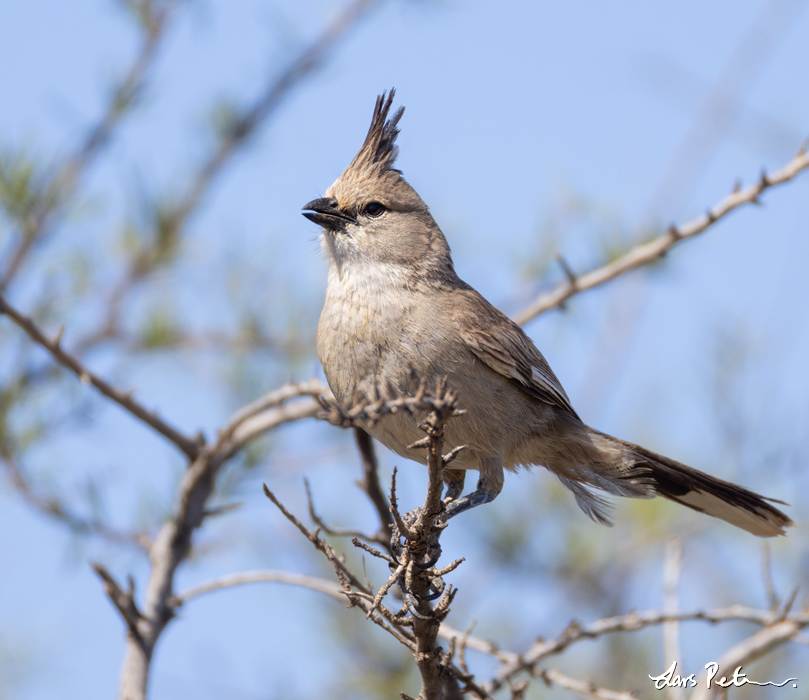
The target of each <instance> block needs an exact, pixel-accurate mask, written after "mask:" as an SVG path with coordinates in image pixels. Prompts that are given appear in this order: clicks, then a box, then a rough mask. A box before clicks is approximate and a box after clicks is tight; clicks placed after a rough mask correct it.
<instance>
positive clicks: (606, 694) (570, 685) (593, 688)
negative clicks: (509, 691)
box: [536, 668, 638, 700]
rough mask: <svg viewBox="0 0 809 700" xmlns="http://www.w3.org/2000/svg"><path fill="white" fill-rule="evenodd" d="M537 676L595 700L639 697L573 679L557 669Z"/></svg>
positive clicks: (630, 699) (634, 698) (629, 699)
mask: <svg viewBox="0 0 809 700" xmlns="http://www.w3.org/2000/svg"><path fill="white" fill-rule="evenodd" d="M536 675H537V676H539V677H540V678H542V680H544V681H545V682H546V683H548V685H558V686H559V687H560V688H567V689H568V690H574V691H576V692H577V693H580V694H581V695H584V696H585V697H588V698H595V700H637V699H638V696H637V695H635V693H627V692H622V691H617V690H608V689H607V688H601V687H599V686H597V685H596V684H595V683H592V682H591V681H582V680H579V679H577V678H571V677H570V676H568V675H565V674H564V673H562V672H561V671H556V670H555V669H550V668H548V669H542V670H540V671H537V672H536Z"/></svg>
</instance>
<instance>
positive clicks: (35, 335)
mask: <svg viewBox="0 0 809 700" xmlns="http://www.w3.org/2000/svg"><path fill="white" fill-rule="evenodd" d="M0 314H2V315H5V316H8V317H9V318H10V319H11V320H12V321H14V323H16V324H17V325H18V326H19V327H20V328H22V329H23V330H24V331H25V332H26V333H27V334H28V336H29V337H30V338H31V340H33V341H34V342H35V343H37V344H38V345H41V346H42V347H43V348H45V349H46V350H47V351H48V352H49V353H50V354H51V355H52V356H53V358H54V359H55V360H56V361H57V362H58V363H59V364H60V365H62V366H63V367H66V368H67V369H69V370H70V371H71V372H73V373H74V374H75V375H76V376H77V377H78V378H79V381H80V382H81V383H82V384H92V385H93V386H94V387H95V388H96V389H98V391H99V392H101V393H102V394H103V395H104V396H106V397H107V398H108V399H112V400H113V401H114V402H115V403H117V404H118V405H119V406H121V407H122V408H124V409H125V410H126V411H128V412H129V413H131V414H132V415H133V416H135V418H137V419H138V420H140V421H142V422H144V423H146V424H147V425H148V426H149V427H151V428H153V429H154V430H156V431H157V432H158V433H160V434H161V435H162V436H163V437H165V438H167V439H168V440H169V441H171V442H172V443H174V444H175V445H176V446H177V447H179V448H180V450H182V451H183V452H184V453H185V454H186V455H187V456H188V457H190V458H192V459H193V458H195V457H196V456H197V454H198V453H199V451H200V448H201V441H200V440H192V439H191V438H189V437H187V436H185V435H183V434H182V433H181V432H180V431H178V430H177V429H175V428H173V427H172V426H170V425H169V424H168V423H166V422H165V421H163V420H162V419H161V418H160V417H159V416H158V415H157V414H156V413H155V412H154V411H148V410H146V409H145V408H144V407H143V406H142V405H141V404H139V403H138V402H137V401H135V400H133V399H132V397H131V394H129V393H127V392H124V391H121V390H119V389H116V388H115V387H113V386H112V385H111V384H109V383H108V382H106V381H104V380H103V379H101V378H100V377H98V376H96V375H95V374H93V373H92V372H90V371H89V370H88V369H87V368H86V367H84V365H82V364H81V363H80V362H79V361H78V360H77V359H76V358H75V357H73V356H72V355H69V354H68V353H66V352H65V351H64V350H63V349H62V345H61V342H62V330H61V329H60V330H59V332H58V333H57V334H56V336H55V337H54V338H53V340H49V339H48V338H46V337H45V334H44V333H43V332H42V331H41V330H39V328H38V327H37V325H36V324H35V323H34V322H33V320H31V319H30V318H28V317H27V316H24V315H23V314H21V313H20V312H19V311H17V310H16V309H14V308H13V307H12V306H11V305H9V303H8V302H7V301H6V300H5V299H4V298H3V297H2V295H0Z"/></svg>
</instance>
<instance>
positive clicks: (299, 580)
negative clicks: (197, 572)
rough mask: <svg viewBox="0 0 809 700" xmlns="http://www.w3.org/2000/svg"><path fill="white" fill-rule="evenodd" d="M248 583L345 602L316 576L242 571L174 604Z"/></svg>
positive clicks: (199, 588)
mask: <svg viewBox="0 0 809 700" xmlns="http://www.w3.org/2000/svg"><path fill="white" fill-rule="evenodd" d="M250 583H285V584H287V585H289V586H300V587H301V588H308V589H310V590H313V591H317V592H318V593H323V594H325V595H327V596H330V597H332V598H334V599H335V600H339V601H340V602H343V603H344V602H345V600H346V594H345V592H344V591H343V589H342V588H340V586H339V584H337V583H335V582H334V581H329V580H327V579H324V578H318V577H316V576H304V575H303V574H293V573H291V572H289V571H270V570H264V571H242V572H240V573H237V574H228V575H226V576H220V577H218V578H215V579H211V580H210V581H206V582H205V583H201V584H199V585H198V586H194V587H193V588H190V589H189V590H187V591H185V592H184V593H181V594H180V595H178V596H176V598H175V604H176V605H177V606H180V605H183V604H185V603H187V602H188V601H189V600H192V599H194V598H197V597H199V596H201V595H205V594H207V593H213V592H214V591H220V590H223V589H226V588H234V587H236V586H245V585H247V584H250ZM357 595H365V596H367V597H368V598H371V596H370V595H369V594H366V593H363V592H362V591H359V592H358V593H357Z"/></svg>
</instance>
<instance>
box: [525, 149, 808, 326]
mask: <svg viewBox="0 0 809 700" xmlns="http://www.w3.org/2000/svg"><path fill="white" fill-rule="evenodd" d="M807 167H809V154H807V153H805V152H804V153H799V154H798V155H797V156H796V157H795V158H793V159H792V160H791V161H790V162H789V163H787V164H786V165H785V166H784V167H783V168H782V169H781V170H778V171H776V172H774V173H772V174H771V175H764V176H763V177H761V178H760V179H759V180H758V182H756V183H755V184H754V185H750V186H749V187H745V188H744V189H741V190H739V191H734V192H732V193H731V194H729V195H728V196H727V197H725V198H724V199H723V200H721V201H720V202H719V203H718V204H716V205H715V206H714V207H712V208H711V209H709V210H708V212H707V213H706V214H703V215H702V216H699V217H697V218H696V219H692V220H691V221H689V222H687V223H685V224H683V225H682V226H672V227H671V228H669V229H668V230H667V231H666V232H665V233H663V234H662V235H661V236H658V237H657V238H655V239H653V240H651V241H649V242H647V243H643V244H641V245H639V246H636V247H635V248H633V249H632V250H630V251H629V252H628V253H625V254H624V255H622V256H621V257H620V258H618V259H617V260H615V261H613V262H611V263H608V264H606V265H603V266H602V267H599V268H597V269H595V270H592V271H591V272H588V273H586V274H583V275H579V276H572V278H571V275H567V277H568V279H567V281H566V282H565V283H564V284H561V285H559V286H558V287H557V288H556V289H554V290H553V291H551V292H548V293H546V294H543V295H541V296H540V297H539V298H538V299H537V300H536V301H534V302H533V303H531V304H529V305H528V306H527V307H526V308H525V309H523V310H522V311H520V312H519V313H518V314H516V315H515V316H514V320H515V321H516V322H517V323H519V324H520V325H524V324H526V323H528V321H530V320H531V319H533V318H536V317H537V316H539V315H540V314H542V313H545V312H546V311H549V310H550V309H553V308H555V307H557V306H561V305H562V304H564V303H565V302H566V301H567V300H568V299H570V298H571V297H573V296H575V295H576V294H579V293H580V292H584V291H586V290H588V289H593V288H594V287H598V286H600V285H602V284H605V283H606V282H609V281H610V280H613V279H615V278H616V277H619V276H620V275H623V274H625V273H627V272H629V271H630V270H634V269H635V268H638V267H641V266H642V265H646V264H648V263H650V262H652V261H654V260H656V259H657V258H659V257H660V256H662V255H665V254H666V253H667V252H668V251H669V250H670V249H671V248H672V247H673V246H674V245H675V244H677V243H678V242H679V241H682V240H684V239H686V238H691V237H693V236H696V235H697V234H700V233H702V232H703V231H705V230H706V229H707V228H708V227H710V226H712V225H713V224H714V223H716V222H717V221H719V220H720V219H722V218H724V217H725V216H727V215H728V214H729V213H730V212H732V211H733V210H734V209H737V208H738V207H741V206H743V205H745V204H758V203H759V196H760V195H761V194H762V193H763V192H764V191H765V190H767V189H769V188H771V187H775V186H776V185H781V184H783V183H785V182H789V181H790V180H792V179H793V178H794V177H795V176H797V175H798V174H799V173H800V172H801V171H803V170H805V169H806V168H807ZM568 271H569V268H568ZM571 274H572V273H571Z"/></svg>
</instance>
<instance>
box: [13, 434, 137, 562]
mask: <svg viewBox="0 0 809 700" xmlns="http://www.w3.org/2000/svg"><path fill="white" fill-rule="evenodd" d="M0 457H2V461H3V463H4V464H5V465H6V469H7V471H8V474H9V480H10V481H11V485H12V486H13V487H14V488H15V489H16V491H17V493H18V494H19V495H20V496H21V497H22V499H23V500H24V501H25V502H26V503H27V504H28V505H29V506H31V507H32V508H34V509H36V510H38V511H40V512H41V513H44V514H45V515H47V516H49V517H52V518H55V519H56V520H58V521H59V522H61V523H62V524H64V525H66V526H67V527H68V528H69V529H70V530H71V531H72V532H73V533H75V534H77V535H93V536H95V537H100V538H101V539H103V540H106V541H107V542H110V543H112V544H124V545H127V546H129V547H132V546H134V547H138V548H139V549H141V550H148V548H149V545H150V544H151V543H150V542H149V538H148V537H146V535H144V534H138V533H134V532H124V531H122V530H116V529H115V528H112V527H110V526H109V525H107V524H106V523H105V522H103V521H102V520H100V519H98V518H85V517H83V516H81V515H78V514H77V513H75V512H74V511H73V510H72V509H71V508H69V507H68V505H67V504H66V503H65V502H64V501H63V500H60V499H58V498H56V497H54V496H47V495H44V494H42V493H39V492H38V491H37V489H36V488H35V487H34V485H33V484H32V483H31V480H30V479H29V478H28V475H27V474H26V473H25V470H24V469H23V467H22V465H21V464H20V463H19V461H18V460H17V458H16V457H15V455H14V454H12V453H11V450H10V446H8V445H6V444H5V443H4V442H0Z"/></svg>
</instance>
